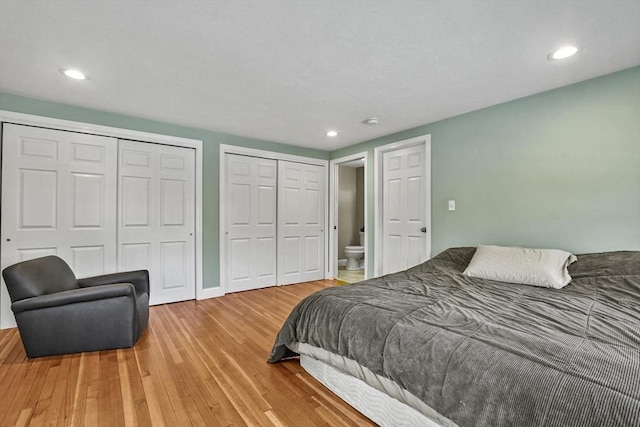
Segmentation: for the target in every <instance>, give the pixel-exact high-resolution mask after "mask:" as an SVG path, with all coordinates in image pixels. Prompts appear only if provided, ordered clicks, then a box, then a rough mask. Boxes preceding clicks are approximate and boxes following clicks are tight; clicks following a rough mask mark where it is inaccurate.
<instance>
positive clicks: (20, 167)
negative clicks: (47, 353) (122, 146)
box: [0, 124, 118, 327]
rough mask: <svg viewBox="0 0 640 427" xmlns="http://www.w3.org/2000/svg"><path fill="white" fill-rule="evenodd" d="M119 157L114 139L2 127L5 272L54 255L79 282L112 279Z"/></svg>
mask: <svg viewBox="0 0 640 427" xmlns="http://www.w3.org/2000/svg"><path fill="white" fill-rule="evenodd" d="M117 153H118V151H117V140H116V139H114V138H108V137H102V136H94V135H87V134H81V133H73V132H64V131H56V130H51V129H42V128H36V127H30V126H20V125H13V124H4V125H3V135H2V232H1V233H2V244H1V248H0V249H1V253H2V261H1V268H5V267H7V266H9V265H11V264H14V263H16V262H20V261H25V260H28V259H33V258H38V257H41V256H46V255H57V256H59V257H61V258H63V259H64V260H65V261H66V262H67V263H68V264H69V265H70V266H71V268H72V269H73V270H74V272H75V273H76V275H77V276H78V277H85V276H93V275H98V274H103V273H110V272H114V271H115V270H116V212H115V209H114V206H115V204H116V188H117V187H116V162H117ZM2 293H3V294H2V307H1V309H0V313H1V315H2V319H1V321H0V325H1V326H2V327H10V326H13V325H15V320H14V318H13V314H12V313H11V310H10V300H9V295H8V293H7V291H6V287H5V285H4V282H3V286H2Z"/></svg>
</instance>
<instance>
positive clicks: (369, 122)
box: [362, 117, 380, 126]
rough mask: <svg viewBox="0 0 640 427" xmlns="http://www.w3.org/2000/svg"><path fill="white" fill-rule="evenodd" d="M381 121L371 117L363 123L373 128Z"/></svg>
mask: <svg viewBox="0 0 640 427" xmlns="http://www.w3.org/2000/svg"><path fill="white" fill-rule="evenodd" d="M379 121H380V120H379V119H378V118H377V117H370V118H368V119H367V120H365V121H363V122H362V123H364V124H365V125H370V126H373V125H377V124H378V122H379Z"/></svg>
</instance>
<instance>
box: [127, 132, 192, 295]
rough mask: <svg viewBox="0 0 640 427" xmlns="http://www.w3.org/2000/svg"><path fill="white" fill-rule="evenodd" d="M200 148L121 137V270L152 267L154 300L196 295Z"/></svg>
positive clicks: (150, 273)
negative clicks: (197, 150)
mask: <svg viewBox="0 0 640 427" xmlns="http://www.w3.org/2000/svg"><path fill="white" fill-rule="evenodd" d="M194 197H195V150H194V149H191V148H184V147H174V146H168V145H160V144H150V143H143V142H136V141H126V140H120V141H119V168H118V198H119V203H118V269H119V270H120V271H126V270H138V269H146V270H149V276H150V300H149V304H151V305H154V304H164V303H168V302H176V301H184V300H188V299H194V298H195V238H194V229H195V227H194V208H195V204H194Z"/></svg>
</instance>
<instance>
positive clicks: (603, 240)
mask: <svg viewBox="0 0 640 427" xmlns="http://www.w3.org/2000/svg"><path fill="white" fill-rule="evenodd" d="M0 109H2V110H9V111H15V112H20V113H27V114H34V115H40V116H47V117H54V118H59V119H66V120H74V121H79V122H87V123H94V124H99V125H104V126H113V127H119V128H126V129H132V130H137V131H144V132H153V133H160V134H166V135H173V136H179V137H185V138H194V139H200V140H202V141H204V144H203V145H204V150H203V152H204V156H203V157H204V159H203V161H204V164H203V170H204V189H203V193H204V194H203V227H204V254H203V255H204V272H203V273H204V285H205V287H211V286H218V285H219V272H220V264H219V243H218V242H219V240H218V239H219V227H218V225H219V208H220V206H219V192H218V181H219V145H220V144H231V145H238V146H243V147H251V148H259V149H263V150H269V151H276V152H282V153H287V154H294V155H300V156H308V157H314V158H321V159H329V158H331V159H336V158H339V157H343V156H346V155H348V154H353V153H357V152H361V151H367V152H369V165H368V166H370V167H368V171H367V174H368V176H367V180H368V192H369V193H368V195H367V196H368V197H367V203H368V208H369V218H368V223H369V224H373V209H374V206H373V151H374V148H375V147H376V146H379V145H384V144H389V143H391V142H396V141H400V140H403V139H407V138H411V137H414V136H418V135H423V134H427V133H428V134H431V162H432V165H431V180H432V188H431V191H432V193H431V194H432V208H431V214H432V254H436V253H438V252H440V251H442V250H444V249H446V248H448V247H451V246H461V245H476V244H479V243H487V244H490V243H494V244H504V245H522V246H533V247H553V248H562V249H566V250H570V251H573V252H575V253H580V252H591V251H607V250H617V249H633V250H640V67H635V68H631V69H628V70H624V71H620V72H618V73H614V74H609V75H607V76H603V77H599V78H596V79H592V80H588V81H584V82H581V83H578V84H574V85H571V86H566V87H563V88H559V89H555V90H552V91H549V92H544V93H541V94H537V95H533V96H529V97H527V98H522V99H518V100H515V101H511V102H508V103H505V104H500V105H497V106H493V107H489V108H485V109H482V110H478V111H474V112H471V113H468V114H464V115H461V116H457V117H453V118H450V119H446V120H442V121H439V122H436V123H431V124H427V125H424V126H420V127H417V128H414V129H410V130H407V131H404V132H400V133H396V134H393V135H389V136H386V137H383V138H378V139H375V140H372V141H367V142H363V143H361V144H357V145H353V146H350V147H347V148H344V149H341V150H337V151H334V152H332V153H327V152H324V151H319V150H311V149H305V148H300V147H293V146H288V145H283V144H277V143H273V142H268V141H260V140H255V139H250V138H243V137H238V136H233V135H228V134H223V133H218V132H212V131H206V130H202V129H195V128H190V127H184V126H178V125H173V124H169V123H161V122H157V121H152V120H146V119H140V118H135V117H129V116H123V115H118V114H112V113H106V112H102V111H96V110H89V109H85V108H79V107H74V106H69V105H63V104H57V103H52V102H46V101H39V100H34V99H29V98H24V97H20V96H15V95H10V94H4V93H0ZM450 199H455V200H456V211H455V212H449V211H448V210H447V200H450ZM371 228H372V227H369V231H368V242H369V247H368V253H369V254H371V255H370V256H369V257H368V258H369V259H370V260H371V259H373V254H374V252H373V250H374V248H373V237H374V236H373V232H372V231H371ZM368 269H369V271H368V273H369V275H372V273H373V265H372V263H370V265H369V266H368Z"/></svg>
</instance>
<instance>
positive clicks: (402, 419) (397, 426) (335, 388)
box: [300, 354, 443, 427]
mask: <svg viewBox="0 0 640 427" xmlns="http://www.w3.org/2000/svg"><path fill="white" fill-rule="evenodd" d="M300 366H302V367H303V368H304V370H305V371H307V373H309V375H311V376H312V377H314V378H315V379H316V380H318V381H319V382H320V383H321V384H323V385H324V386H325V387H327V388H328V389H329V390H331V391H332V392H333V393H335V394H336V395H337V396H339V397H340V398H341V399H342V400H344V401H345V402H347V403H348V404H349V405H351V406H353V407H354V408H355V409H357V410H358V411H359V412H361V413H362V414H363V415H365V416H366V417H368V418H369V419H370V420H372V421H373V422H375V423H376V424H378V425H379V426H382V427H414V426H424V427H442V426H443V424H439V423H438V422H436V421H434V420H432V419H429V418H427V417H426V416H425V415H423V414H422V413H420V412H418V411H417V410H415V409H413V408H412V407H410V406H408V405H406V404H404V403H401V402H400V401H399V400H397V399H394V398H393V397H391V396H389V395H388V394H386V393H383V392H381V391H380V390H378V389H375V388H373V387H371V386H370V385H369V384H367V383H366V382H364V381H362V380H360V379H358V378H356V377H354V376H351V375H349V374H347V373H345V372H343V371H340V370H339V369H336V368H334V367H333V366H331V365H329V364H327V363H324V362H321V361H319V360H318V359H315V358H313V357H312V356H307V355H305V354H301V355H300Z"/></svg>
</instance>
